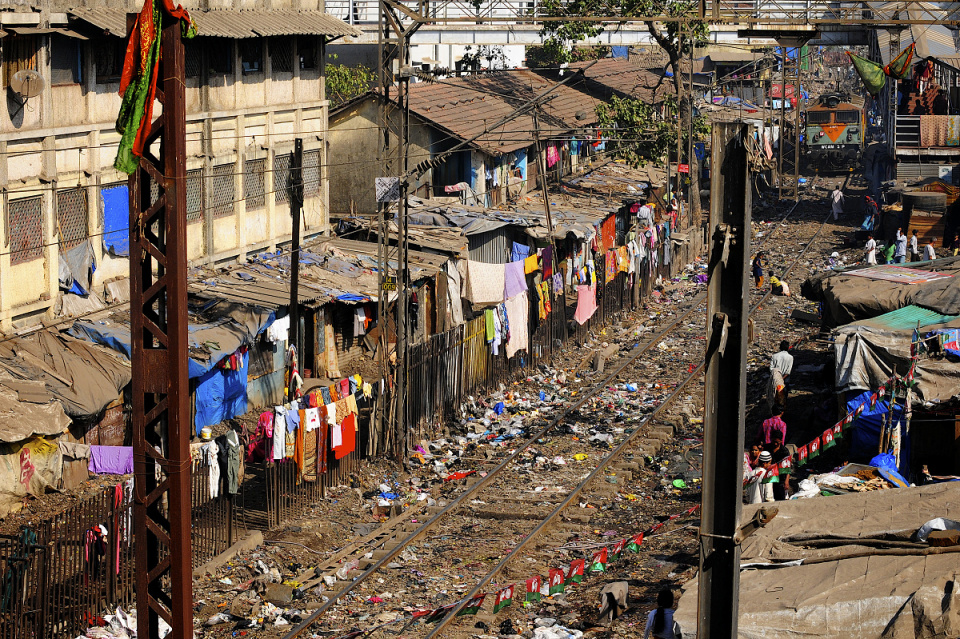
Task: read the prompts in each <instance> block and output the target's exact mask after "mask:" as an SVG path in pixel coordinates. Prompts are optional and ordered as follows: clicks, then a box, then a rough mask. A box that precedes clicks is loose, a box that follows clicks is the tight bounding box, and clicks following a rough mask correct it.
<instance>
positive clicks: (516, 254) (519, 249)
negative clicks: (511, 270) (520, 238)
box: [510, 242, 530, 262]
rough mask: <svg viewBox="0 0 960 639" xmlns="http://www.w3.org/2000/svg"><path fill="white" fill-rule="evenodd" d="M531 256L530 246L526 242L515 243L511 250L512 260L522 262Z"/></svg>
mask: <svg viewBox="0 0 960 639" xmlns="http://www.w3.org/2000/svg"><path fill="white" fill-rule="evenodd" d="M528 257H530V247H529V246H527V245H526V244H518V243H516V242H514V243H513V249H512V250H511V252H510V261H511V262H522V261H523V260H525V259H527V258H528Z"/></svg>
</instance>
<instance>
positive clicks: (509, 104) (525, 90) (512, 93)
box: [410, 69, 599, 155]
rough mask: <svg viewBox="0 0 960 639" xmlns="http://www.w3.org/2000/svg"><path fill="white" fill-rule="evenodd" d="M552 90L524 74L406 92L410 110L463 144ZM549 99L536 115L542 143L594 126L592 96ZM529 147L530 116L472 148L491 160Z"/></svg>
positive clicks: (573, 93)
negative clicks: (488, 156)
mask: <svg viewBox="0 0 960 639" xmlns="http://www.w3.org/2000/svg"><path fill="white" fill-rule="evenodd" d="M574 82H578V81H576V80H575V81H574ZM579 82H582V80H581V81H579ZM553 84H554V83H553V82H551V81H549V80H545V79H544V78H542V77H540V76H539V75H537V74H536V73H534V72H532V71H529V70H526V69H519V70H513V71H497V72H493V73H486V74H482V75H476V76H466V77H461V78H452V79H449V80H443V81H441V82H435V83H418V84H414V85H411V87H410V110H411V111H413V112H414V113H415V114H416V115H417V116H419V117H420V118H422V119H424V120H427V121H429V122H431V123H433V124H434V125H436V126H438V127H440V128H442V129H445V130H446V131H449V132H450V133H451V134H452V135H453V136H455V137H457V138H460V139H464V140H466V139H469V138H472V137H473V136H475V135H478V134H480V133H483V131H484V130H485V129H486V128H488V127H489V126H490V125H491V124H494V123H496V122H498V121H499V120H501V119H503V118H505V117H507V116H509V115H510V114H512V113H513V112H514V111H515V110H516V109H517V108H518V107H520V106H521V105H523V104H526V103H527V102H529V101H530V100H531V99H532V98H534V97H535V96H536V95H539V94H540V93H543V92H544V91H546V90H547V89H549V88H550V87H551V86H553ZM550 97H551V98H552V99H550V100H549V101H548V102H546V103H545V104H544V105H543V108H542V111H541V114H542V115H541V117H540V132H541V135H542V136H543V137H545V138H550V137H556V136H559V135H562V134H565V133H568V132H570V131H573V130H575V129H578V128H582V127H586V126H589V125H591V124H593V123H595V122H596V119H597V118H596V114H595V108H596V105H597V104H599V101H598V100H597V99H596V98H594V97H593V96H591V95H589V94H587V93H584V92H583V91H580V90H578V89H577V88H575V87H574V86H569V85H564V86H561V87H557V88H556V89H555V90H554V91H553V92H552V93H551V94H550ZM531 144H533V118H532V116H530V115H522V116H519V117H517V118H515V119H513V120H511V121H510V122H508V123H507V124H504V125H503V126H500V127H498V128H496V129H493V130H491V131H489V132H488V133H486V134H484V135H482V136H480V137H479V138H478V139H477V140H476V141H475V142H474V145H475V146H476V147H477V148H479V149H481V150H483V151H485V152H487V153H489V154H491V155H500V154H503V153H510V152H512V151H516V150H517V149H523V148H526V147H528V146H530V145H531Z"/></svg>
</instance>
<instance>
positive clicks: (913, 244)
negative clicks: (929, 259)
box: [910, 229, 920, 262]
mask: <svg viewBox="0 0 960 639" xmlns="http://www.w3.org/2000/svg"><path fill="white" fill-rule="evenodd" d="M919 241H920V240H919V239H917V229H913V234H912V235H911V236H910V261H911V262H919V261H920V249H919V247H918V245H917V242H919Z"/></svg>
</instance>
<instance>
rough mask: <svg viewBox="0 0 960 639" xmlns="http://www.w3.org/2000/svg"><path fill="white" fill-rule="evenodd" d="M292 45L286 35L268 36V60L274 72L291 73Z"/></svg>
mask: <svg viewBox="0 0 960 639" xmlns="http://www.w3.org/2000/svg"><path fill="white" fill-rule="evenodd" d="M292 45H293V43H292V42H291V41H290V38H288V37H279V38H270V62H271V63H272V64H273V72H274V73H293V46H292Z"/></svg>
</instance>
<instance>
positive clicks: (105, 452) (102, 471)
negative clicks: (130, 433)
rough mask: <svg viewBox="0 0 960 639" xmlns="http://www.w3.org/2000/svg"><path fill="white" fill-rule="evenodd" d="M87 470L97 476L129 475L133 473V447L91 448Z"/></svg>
mask: <svg viewBox="0 0 960 639" xmlns="http://www.w3.org/2000/svg"><path fill="white" fill-rule="evenodd" d="M87 470H89V471H90V472H91V473H93V474H95V475H129V474H130V473H132V472H133V446H90V463H89V464H88V465H87Z"/></svg>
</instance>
